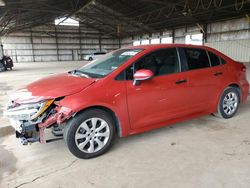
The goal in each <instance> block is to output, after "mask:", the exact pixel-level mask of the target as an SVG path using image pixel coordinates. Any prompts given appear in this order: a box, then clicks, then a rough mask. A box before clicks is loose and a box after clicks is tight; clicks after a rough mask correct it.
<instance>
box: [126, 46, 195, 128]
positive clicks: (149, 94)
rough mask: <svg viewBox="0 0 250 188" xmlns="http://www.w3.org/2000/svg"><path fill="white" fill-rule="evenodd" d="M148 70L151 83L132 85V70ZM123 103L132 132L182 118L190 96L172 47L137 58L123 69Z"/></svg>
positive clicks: (148, 81) (142, 82) (176, 55)
mask: <svg viewBox="0 0 250 188" xmlns="http://www.w3.org/2000/svg"><path fill="white" fill-rule="evenodd" d="M140 69H149V70H151V71H152V72H153V73H154V75H155V76H154V77H153V78H152V79H151V80H147V81H141V83H140V85H137V86H134V85H133V81H132V75H133V73H134V72H135V71H136V70H140ZM127 79H128V80H127V81H126V87H127V104H128V113H129V117H130V123H131V127H132V129H139V128H143V127H150V126H157V125H159V124H162V123H164V122H166V121H167V120H169V119H172V118H177V117H179V116H183V115H184V114H186V113H187V111H188V110H189V106H190V105H191V103H190V102H189V98H190V97H191V95H190V93H189V90H188V80H187V78H186V73H181V72H180V62H179V58H178V54H177V50H176V48H169V49H163V50H158V51H155V52H152V53H150V54H149V55H147V56H145V57H143V58H141V59H140V60H139V61H138V62H136V63H134V65H133V66H131V67H129V68H128V69H127Z"/></svg>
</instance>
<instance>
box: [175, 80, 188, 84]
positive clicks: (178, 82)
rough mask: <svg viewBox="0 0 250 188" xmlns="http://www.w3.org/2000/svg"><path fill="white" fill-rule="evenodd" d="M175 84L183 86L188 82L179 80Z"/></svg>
mask: <svg viewBox="0 0 250 188" xmlns="http://www.w3.org/2000/svg"><path fill="white" fill-rule="evenodd" d="M175 83H176V84H183V83H187V80H178V81H176V82H175Z"/></svg>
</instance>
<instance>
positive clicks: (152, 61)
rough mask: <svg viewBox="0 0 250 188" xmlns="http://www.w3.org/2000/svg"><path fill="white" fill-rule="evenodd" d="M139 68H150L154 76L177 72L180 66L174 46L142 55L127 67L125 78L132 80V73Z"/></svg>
mask: <svg viewBox="0 0 250 188" xmlns="http://www.w3.org/2000/svg"><path fill="white" fill-rule="evenodd" d="M140 69H148V70H151V71H152V72H153V73H154V76H161V75H168V74H173V73H177V72H179V70H180V67H179V59H178V54H177V50H176V48H170V49H163V50H158V51H155V52H152V53H150V54H148V55H146V56H144V57H142V58H141V59H140V60H139V61H137V62H136V63H134V64H133V65H132V66H130V67H128V68H127V70H126V79H127V80H132V79H133V75H134V73H135V72H136V71H137V70H140Z"/></svg>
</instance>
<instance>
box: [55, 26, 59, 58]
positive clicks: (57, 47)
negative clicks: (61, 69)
mask: <svg viewBox="0 0 250 188" xmlns="http://www.w3.org/2000/svg"><path fill="white" fill-rule="evenodd" d="M55 38H56V55H57V61H60V60H59V46H58V37H57V28H56V26H55Z"/></svg>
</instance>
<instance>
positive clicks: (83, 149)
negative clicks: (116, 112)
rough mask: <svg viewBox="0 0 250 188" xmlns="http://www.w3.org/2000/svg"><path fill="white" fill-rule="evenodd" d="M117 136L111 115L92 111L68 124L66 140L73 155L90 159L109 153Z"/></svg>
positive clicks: (79, 115)
mask: <svg viewBox="0 0 250 188" xmlns="http://www.w3.org/2000/svg"><path fill="white" fill-rule="evenodd" d="M115 134H116V132H115V124H114V121H113V119H112V117H111V115H110V114H109V113H107V112H106V111H103V110H99V109H90V110H87V111H84V112H81V113H79V114H77V115H76V116H75V117H73V118H72V119H71V120H70V121H69V122H68V123H67V125H66V128H65V130H64V139H65V141H66V144H67V146H68V148H69V150H70V152H71V153H72V154H73V155H75V156H76V157H78V158H81V159H90V158H93V157H97V156H99V155H102V154H104V153H105V152H107V151H108V150H109V149H110V148H111V146H112V144H113V142H114V139H115Z"/></svg>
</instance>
